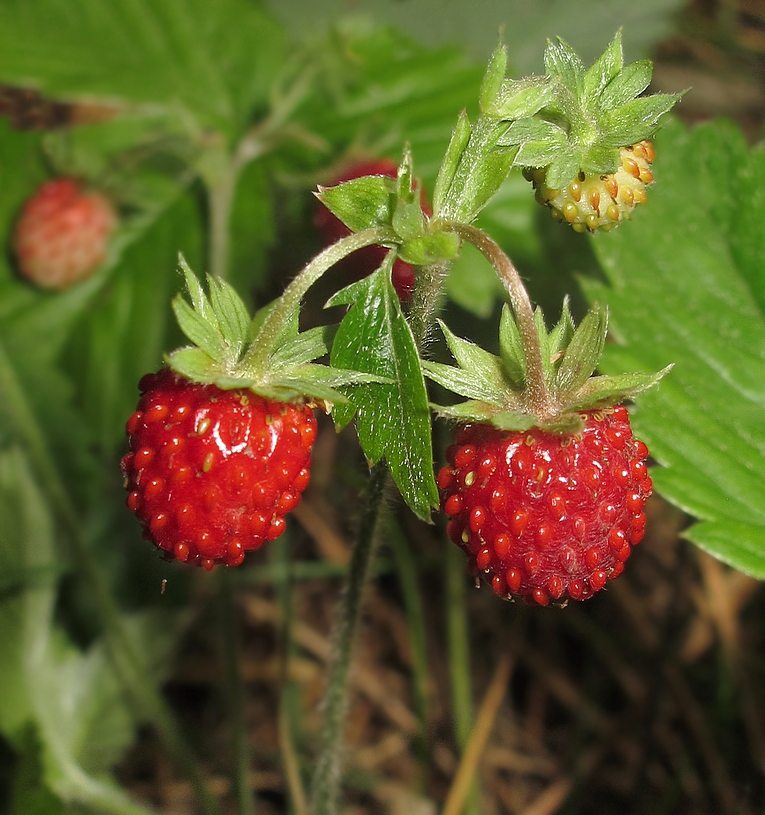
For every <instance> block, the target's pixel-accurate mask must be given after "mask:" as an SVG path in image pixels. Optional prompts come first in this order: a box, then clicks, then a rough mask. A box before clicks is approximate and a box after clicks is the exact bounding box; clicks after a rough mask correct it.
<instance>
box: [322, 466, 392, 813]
mask: <svg viewBox="0 0 765 815" xmlns="http://www.w3.org/2000/svg"><path fill="white" fill-rule="evenodd" d="M387 480H388V467H387V465H386V463H385V462H384V461H379V462H378V463H377V464H375V465H374V466H373V467H372V471H371V473H370V477H369V484H368V487H367V494H366V500H365V504H364V510H363V515H362V518H361V524H360V526H359V531H358V537H357V540H356V545H355V546H354V549H353V556H352V558H351V563H350V568H349V571H348V580H347V583H346V587H345V593H344V594H343V597H342V600H341V602H340V607H339V609H338V613H337V619H336V621H335V624H334V626H333V629H332V630H333V635H334V642H333V650H332V657H331V659H330V664H329V673H328V678H327V691H326V695H325V700H324V705H325V707H324V726H323V730H322V734H321V751H320V753H319V759H318V762H317V764H316V768H315V770H314V775H313V779H312V785H311V802H310V809H309V813H310V815H337V812H338V794H339V789H340V766H341V758H342V752H343V730H344V728H345V721H346V715H347V712H348V693H347V686H348V670H349V668H350V664H351V654H352V651H353V644H354V640H355V636H356V631H357V629H358V623H359V617H360V611H361V601H362V596H363V590H364V586H365V584H366V580H367V575H368V574H369V567H370V564H371V562H372V560H373V557H374V552H375V548H376V546H375V544H376V538H377V536H376V535H375V528H376V525H377V518H378V515H379V511H380V504H381V502H382V499H383V496H384V493H385V485H386V483H387Z"/></svg>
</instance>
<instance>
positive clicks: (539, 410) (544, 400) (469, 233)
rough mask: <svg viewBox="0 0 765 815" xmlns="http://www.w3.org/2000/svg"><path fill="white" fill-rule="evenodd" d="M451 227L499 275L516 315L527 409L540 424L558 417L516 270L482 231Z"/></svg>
mask: <svg viewBox="0 0 765 815" xmlns="http://www.w3.org/2000/svg"><path fill="white" fill-rule="evenodd" d="M450 226H451V228H452V229H454V231H455V232H456V233H457V234H458V235H459V236H460V237H461V238H463V239H464V240H466V241H468V242H469V243H472V244H473V246H475V247H476V249H478V251H479V252H481V254H483V256H484V257H485V258H486V259H487V260H488V261H489V263H491V265H492V266H493V267H494V269H495V271H496V272H497V274H498V275H499V278H500V280H501V281H502V284H503V285H504V287H505V289H506V291H507V293H508V296H509V297H510V305H511V306H512V308H513V312H514V314H515V318H516V323H517V325H518V331H519V333H520V337H521V343H522V345H523V353H524V356H525V358H526V382H527V385H528V400H529V405H528V407H529V408H530V410H531V411H532V412H533V414H534V415H535V416H536V417H537V419H538V420H540V421H544V420H545V419H547V418H552V417H554V416H555V415H556V414H557V409H556V408H557V406H556V405H555V403H554V401H553V399H552V397H551V396H550V394H549V390H548V387H547V383H546V381H545V373H544V363H543V362H542V347H541V345H540V343H539V334H538V332H537V325H536V320H535V319H534V308H533V306H532V305H531V300H530V299H529V294H528V292H527V291H526V287H525V286H524V285H523V281H522V280H521V276H520V275H519V274H518V270H517V269H516V268H515V266H514V265H513V263H512V261H511V260H510V258H509V257H508V256H507V255H506V254H505V253H504V252H503V251H502V248H501V247H500V246H499V244H497V243H495V241H493V240H492V239H491V238H490V237H489V236H488V235H487V234H486V233H485V232H484V231H483V230H481V229H478V228H477V227H475V226H470V225H469V224H458V223H453V224H450Z"/></svg>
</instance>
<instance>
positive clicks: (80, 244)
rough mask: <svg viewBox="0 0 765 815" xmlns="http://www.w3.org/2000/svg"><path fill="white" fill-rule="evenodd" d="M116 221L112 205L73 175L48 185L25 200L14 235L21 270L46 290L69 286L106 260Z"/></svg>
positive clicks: (49, 182)
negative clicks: (85, 186)
mask: <svg viewBox="0 0 765 815" xmlns="http://www.w3.org/2000/svg"><path fill="white" fill-rule="evenodd" d="M116 225H117V214H116V212H115V209H114V207H113V206H112V204H111V203H110V202H109V201H108V200H107V199H106V198H105V197H104V196H103V195H102V194H101V193H99V192H96V191H94V190H87V189H85V188H83V186H82V185H81V184H80V182H78V181H75V180H74V179H71V178H58V179H54V180H52V181H48V182H46V183H45V184H43V185H42V186H41V187H40V189H38V191H37V192H36V193H35V194H34V195H33V196H32V197H31V198H30V199H29V200H28V201H27V202H26V203H25V204H24V207H23V208H22V211H21V215H20V217H19V220H18V222H17V224H16V228H15V232H14V235H13V249H14V252H15V255H16V259H17V261H18V265H19V271H20V272H21V274H22V275H23V276H24V277H25V278H27V279H28V280H29V281H31V282H32V283H34V284H35V285H37V286H40V287H41V288H44V289H65V288H67V287H68V286H71V285H73V284H74V283H77V282H79V281H81V280H84V279H85V278H87V277H89V276H90V275H91V274H92V273H93V272H94V271H95V270H96V269H97V268H98V267H99V266H100V265H101V264H102V263H103V262H104V260H105V259H106V252H107V247H108V242H109V238H110V237H111V234H112V232H113V231H114V229H115V227H116Z"/></svg>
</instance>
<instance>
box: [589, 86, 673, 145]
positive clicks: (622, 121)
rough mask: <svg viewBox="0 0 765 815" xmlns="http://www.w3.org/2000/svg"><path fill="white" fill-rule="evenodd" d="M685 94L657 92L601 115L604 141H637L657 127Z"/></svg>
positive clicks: (627, 142)
mask: <svg viewBox="0 0 765 815" xmlns="http://www.w3.org/2000/svg"><path fill="white" fill-rule="evenodd" d="M681 96H682V94H679V93H674V94H664V93H657V94H654V95H653V96H641V97H640V98H639V99H633V100H632V101H630V102H626V103H625V104H623V105H621V106H620V107H618V108H616V109H615V110H612V111H610V112H609V113H608V114H606V115H604V116H603V117H602V118H601V122H602V127H603V133H604V141H605V143H606V144H608V145H611V146H613V147H621V146H623V145H625V144H634V143H635V142H638V141H640V139H642V138H645V134H646V133H647V132H652V131H654V130H655V129H656V128H657V127H658V126H659V124H660V122H661V119H662V117H664V116H665V115H666V114H667V113H669V111H670V110H671V109H672V107H673V106H674V105H675V103H676V102H677V101H678V100H679V99H680V97H681Z"/></svg>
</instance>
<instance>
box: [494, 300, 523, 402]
mask: <svg viewBox="0 0 765 815" xmlns="http://www.w3.org/2000/svg"><path fill="white" fill-rule="evenodd" d="M499 356H500V359H501V360H502V365H503V368H504V373H505V376H506V377H507V379H508V380H509V381H510V384H511V385H512V386H513V387H514V388H515V389H516V390H519V391H520V390H523V388H524V386H525V385H526V357H525V355H524V353H523V343H522V342H521V335H520V332H519V331H518V326H517V324H516V322H515V319H514V318H513V313H512V311H511V310H510V306H508V305H507V304H505V305H504V306H502V315H501V317H500V321H499Z"/></svg>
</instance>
